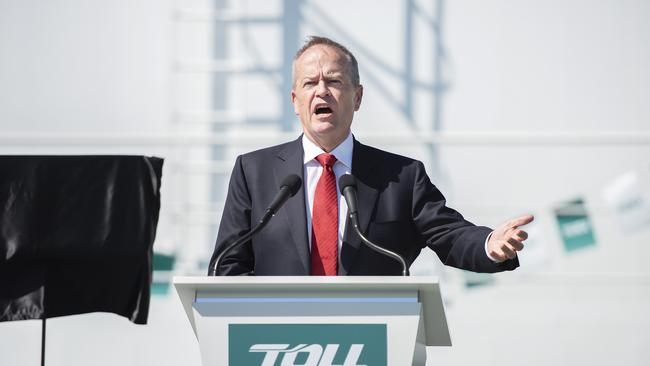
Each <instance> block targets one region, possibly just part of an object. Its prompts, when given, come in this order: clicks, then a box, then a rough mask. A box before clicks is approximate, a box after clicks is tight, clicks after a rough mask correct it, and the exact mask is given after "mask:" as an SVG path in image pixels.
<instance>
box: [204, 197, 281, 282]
mask: <svg viewBox="0 0 650 366" xmlns="http://www.w3.org/2000/svg"><path fill="white" fill-rule="evenodd" d="M271 217H273V212H272V211H271V210H266V213H264V216H262V218H261V219H260V221H259V223H258V224H257V226H255V227H254V228H253V229H252V230H251V231H249V232H248V233H246V234H245V235H244V236H242V237H241V238H239V239H237V240H236V241H235V242H234V243H232V244H230V245H228V246H227V247H226V249H224V250H223V251H221V254H219V256H218V257H217V260H215V261H214V266H213V267H212V272H211V274H210V275H211V276H216V275H217V269H218V268H219V265H220V264H221V260H222V259H223V257H224V256H225V254H226V253H228V252H230V251H231V250H232V249H234V248H235V247H238V246H240V245H242V244H243V243H245V242H247V241H248V239H250V238H251V237H252V236H253V235H255V234H257V233H258V232H259V231H260V230H262V229H264V227H265V226H266V224H268V222H269V220H271Z"/></svg>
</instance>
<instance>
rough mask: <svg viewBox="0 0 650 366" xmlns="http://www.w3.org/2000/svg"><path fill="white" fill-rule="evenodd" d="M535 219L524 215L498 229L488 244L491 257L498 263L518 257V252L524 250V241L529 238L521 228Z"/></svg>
mask: <svg viewBox="0 0 650 366" xmlns="http://www.w3.org/2000/svg"><path fill="white" fill-rule="evenodd" d="M534 219H535V218H534V217H533V215H524V216H520V217H517V218H516V219H512V220H509V221H506V222H504V223H503V224H501V225H499V226H498V227H496V228H495V229H494V231H493V232H492V236H490V240H488V243H487V251H488V253H489V254H490V256H491V257H492V258H493V259H495V260H496V261H498V262H503V261H505V260H507V259H513V258H514V257H516V256H517V252H518V251H520V250H522V249H524V243H523V241H524V240H526V239H527V238H528V233H526V232H525V231H523V230H521V229H519V227H520V226H523V225H526V224H528V223H530V222H532V221H533V220H534Z"/></svg>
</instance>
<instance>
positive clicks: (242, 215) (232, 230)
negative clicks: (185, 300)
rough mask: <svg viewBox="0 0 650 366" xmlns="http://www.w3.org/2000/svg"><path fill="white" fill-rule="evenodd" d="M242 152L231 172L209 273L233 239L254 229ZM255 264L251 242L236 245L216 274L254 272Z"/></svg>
mask: <svg viewBox="0 0 650 366" xmlns="http://www.w3.org/2000/svg"><path fill="white" fill-rule="evenodd" d="M242 160H243V158H242V156H239V157H237V160H236V161H235V166H234V168H233V171H232V174H231V176H230V184H229V186H228V195H227V197H226V203H225V205H224V209H223V214H222V216H221V224H220V226H219V233H218V235H217V242H216V244H215V249H214V253H213V254H212V258H211V259H210V266H209V267H208V268H209V269H208V274H212V273H213V269H214V264H215V261H216V258H217V256H218V255H219V254H220V253H221V252H222V251H223V250H224V249H225V248H226V247H227V246H228V245H230V244H231V243H233V242H234V241H235V240H237V239H238V238H239V237H241V236H242V235H244V234H246V233H247V232H249V231H250V230H251V210H252V201H251V195H250V192H249V189H248V183H247V180H246V175H245V172H244V167H243V162H242ZM254 264H255V258H254V255H253V249H252V244H251V242H250V241H249V242H247V243H244V244H242V245H241V246H239V247H237V248H235V249H234V250H232V251H231V252H230V253H228V254H226V256H225V257H224V258H223V260H222V261H221V266H220V268H219V270H218V271H217V273H215V274H216V275H252V274H253V269H254Z"/></svg>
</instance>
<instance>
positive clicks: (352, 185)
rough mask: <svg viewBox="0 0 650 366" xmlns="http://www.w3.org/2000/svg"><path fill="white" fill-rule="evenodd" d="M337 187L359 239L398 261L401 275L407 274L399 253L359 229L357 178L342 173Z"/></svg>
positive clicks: (406, 268)
mask: <svg viewBox="0 0 650 366" xmlns="http://www.w3.org/2000/svg"><path fill="white" fill-rule="evenodd" d="M339 189H340V190H341V194H342V195H343V197H345V202H346V203H347V204H348V216H349V217H350V221H351V222H352V226H353V227H354V231H356V233H357V235H359V237H360V238H361V241H362V242H363V243H364V244H365V245H366V246H367V247H368V248H370V249H372V250H374V251H375V252H378V253H381V254H383V255H385V256H388V257H391V258H393V259H395V260H396V261H398V262H399V263H400V264H401V265H402V276H408V275H409V269H408V266H407V265H406V261H405V260H404V258H403V257H402V256H401V255H399V254H397V253H395V252H393V251H390V250H388V249H384V248H382V247H380V246H379V245H377V244H375V243H373V242H371V241H370V240H369V239H368V238H366V236H365V235H363V233H362V232H361V229H359V217H358V212H357V179H356V178H355V177H354V176H352V175H350V174H344V175H342V176H341V178H339Z"/></svg>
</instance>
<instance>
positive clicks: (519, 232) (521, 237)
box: [514, 230, 528, 241]
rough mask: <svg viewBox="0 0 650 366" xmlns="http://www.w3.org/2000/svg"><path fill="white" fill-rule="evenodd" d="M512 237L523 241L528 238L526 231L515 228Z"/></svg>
mask: <svg viewBox="0 0 650 366" xmlns="http://www.w3.org/2000/svg"><path fill="white" fill-rule="evenodd" d="M514 238H515V239H517V240H519V241H524V240H526V239H528V233H527V232H525V231H523V230H517V231H515V233H514Z"/></svg>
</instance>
